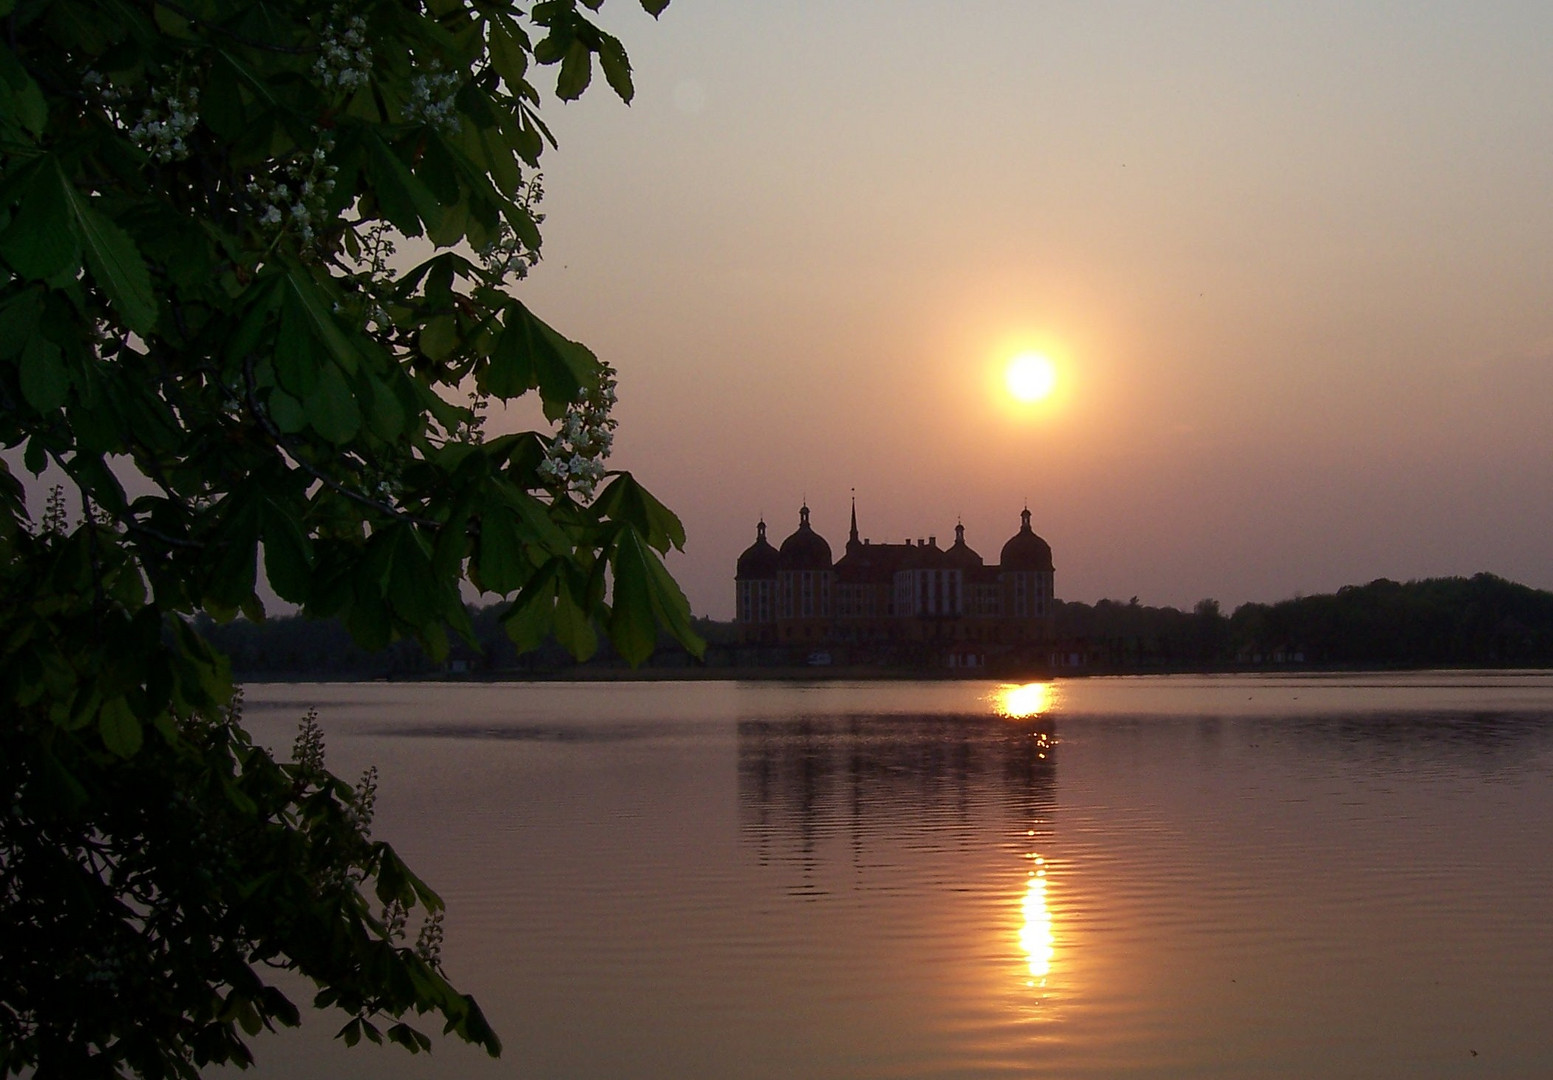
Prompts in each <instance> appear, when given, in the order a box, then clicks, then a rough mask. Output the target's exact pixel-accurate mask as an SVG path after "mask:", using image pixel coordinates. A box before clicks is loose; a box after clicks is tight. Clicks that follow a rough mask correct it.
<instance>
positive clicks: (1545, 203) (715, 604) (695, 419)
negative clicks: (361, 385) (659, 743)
mask: <svg viewBox="0 0 1553 1080" xmlns="http://www.w3.org/2000/svg"><path fill="white" fill-rule="evenodd" d="M603 15H604V21H605V23H606V25H608V26H609V27H610V28H611V29H612V30H613V31H614V32H616V33H617V34H618V35H619V36H620V37H621V38H622V39H623V40H624V41H625V43H626V45H627V48H628V49H629V50H630V52H631V56H632V61H633V65H634V69H635V75H636V85H637V95H636V99H635V101H634V102H633V103H632V104H631V105H630V106H629V107H627V106H625V105H623V104H621V103H620V102H619V101H618V100H616V99H615V98H613V97H612V96H610V94H609V92H608V89H607V87H605V86H603V83H602V79H599V81H598V84H597V85H596V86H595V87H593V88H592V89H591V90H590V91H589V92H588V93H587V94H586V95H584V97H583V99H582V100H581V101H579V102H575V103H570V104H565V105H562V104H560V103H556V102H550V103H548V104H547V112H546V116H547V120H548V122H549V123H550V125H551V126H552V128H553V130H554V131H555V133H556V135H557V138H558V139H559V141H560V148H559V150H556V151H553V152H550V153H549V154H548V156H547V158H546V160H545V163H544V173H545V186H546V191H547V196H546V200H545V204H544V210H545V212H546V214H547V220H546V223H545V235H546V238H545V248H544V256H545V258H544V261H543V262H542V263H541V264H540V266H539V268H538V269H537V270H536V271H535V273H534V274H533V275H532V276H531V278H530V280H529V281H528V282H526V283H525V284H524V286H523V290H524V292H523V296H524V299H525V301H526V302H528V303H529V304H530V305H531V306H532V307H533V308H534V309H535V310H536V311H537V312H538V313H539V314H540V315H541V316H543V317H545V318H546V319H548V320H549V321H550V322H551V323H552V324H553V325H555V326H556V327H557V328H558V329H560V330H561V331H562V332H563V333H566V334H567V335H568V336H571V337H574V338H576V339H578V340H581V341H583V342H585V343H587V344H588V345H590V346H591V347H592V348H593V349H594V350H595V351H596V352H597V353H598V354H599V355H600V356H601V357H602V358H603V359H604V360H606V361H608V362H609V363H611V364H613V365H614V366H615V367H617V368H618V369H619V371H620V394H621V405H620V407H619V411H618V417H619V420H620V424H621V426H620V430H619V432H618V436H617V438H618V441H617V453H616V456H615V459H614V464H616V465H619V466H620V467H624V468H628V469H630V470H632V472H633V473H634V474H635V475H636V476H637V477H638V478H639V479H641V480H642V481H643V482H644V483H646V484H647V485H648V487H649V488H651V489H652V490H653V491H654V492H655V493H656V494H658V495H659V496H660V497H661V498H662V499H664V500H665V501H666V502H667V503H668V504H669V505H670V506H671V507H673V508H674V509H675V510H676V511H677V512H678V513H679V514H680V515H681V517H682V518H683V520H684V522H685V525H686V528H687V530H688V533H689V543H688V545H687V549H686V552H685V554H684V555H683V556H676V557H675V558H674V560H673V561H672V562H671V564H670V565H671V568H672V569H673V570H674V572H675V574H676V576H677V577H678V578H679V580H680V581H681V583H682V584H683V585H684V587H685V590H686V593H687V595H688V596H689V598H690V601H691V605H692V607H693V609H694V610H695V611H696V612H697V613H698V614H703V615H711V616H713V617H716V618H729V617H731V614H732V610H733V571H734V561H735V559H736V558H737V556H738V553H739V552H740V551H741V550H743V549H744V548H745V547H746V546H747V545H748V544H749V543H751V542H752V541H753V539H754V536H755V524H756V521H757V520H758V519H759V518H761V516H762V515H764V517H765V520H766V521H767V522H768V523H769V525H770V531H771V535H772V539H773V540H774V541H776V542H780V540H781V539H782V538H783V537H784V536H786V535H787V534H788V533H789V532H790V531H791V530H792V529H793V528H794V527H795V526H796V524H797V514H798V508H799V505H800V504H801V503H802V502H803V500H804V499H806V498H807V501H808V505H809V506H810V508H811V510H812V514H813V524H814V526H815V528H816V529H817V530H818V531H819V532H820V533H821V534H822V535H823V536H825V537H826V538H827V539H828V540H829V541H830V543H831V545H832V548H833V549H834V550H835V552H836V554H837V555H838V556H839V555H840V553H841V546H842V545H843V544H844V543H845V540H846V533H847V515H848V505H849V502H848V501H849V498H850V496H851V493H852V491H853V490H854V489H855V490H856V497H857V507H858V518H859V524H860V528H861V531H862V533H863V535H865V536H869V537H871V538H873V539H874V540H875V541H884V540H887V541H891V542H900V541H902V540H904V539H906V538H908V537H910V538H913V539H915V538H918V537H924V536H929V535H934V536H937V537H938V538H939V539H940V543H944V542H947V540H946V538H950V539H952V536H953V529H954V526H955V523H956V521H957V520H960V521H963V522H964V524H965V527H966V539H967V541H968V542H969V543H970V544H971V545H972V547H974V548H976V549H977V550H978V551H979V552H980V553H981V554H982V555H983V556H984V557H985V558H986V559H987V561H988V562H995V561H996V559H997V556H998V551H999V549H1000V548H1001V546H1002V544H1003V542H1004V541H1005V540H1006V539H1007V538H1008V537H1009V536H1011V535H1012V534H1013V533H1014V532H1015V531H1016V530H1017V528H1018V523H1019V512H1020V510H1021V509H1022V508H1023V507H1024V506H1025V505H1026V504H1027V503H1028V505H1029V507H1030V509H1031V511H1032V513H1033V524H1034V527H1035V529H1036V531H1037V532H1039V533H1040V534H1041V535H1042V536H1043V537H1045V538H1046V539H1047V540H1048V541H1049V542H1050V543H1051V545H1052V548H1053V551H1054V555H1055V562H1056V567H1057V577H1056V586H1057V593H1058V595H1059V596H1060V597H1062V598H1063V599H1067V600H1081V601H1085V602H1093V601H1095V600H1097V599H1100V598H1102V597H1114V598H1119V599H1128V598H1130V597H1133V596H1137V597H1138V598H1139V599H1140V600H1141V601H1142V602H1144V603H1148V604H1171V605H1177V606H1182V605H1190V604H1192V603H1194V602H1195V601H1197V600H1199V599H1202V598H1205V597H1212V598H1215V599H1217V600H1219V601H1220V602H1221V603H1222V604H1224V605H1225V606H1226V607H1233V606H1234V605H1237V604H1239V603H1242V602H1245V601H1248V600H1255V601H1265V602H1271V601H1276V600H1279V599H1284V598H1287V597H1290V596H1294V595H1298V594H1308V593H1316V592H1326V591H1330V590H1334V589H1336V588H1338V587H1341V586H1342V585H1345V584H1350V583H1362V582H1366V581H1370V580H1372V579H1374V578H1377V577H1390V578H1394V579H1398V580H1407V579H1411V578H1419V577H1429V576H1439V575H1455V574H1462V575H1470V574H1473V573H1476V572H1478V571H1484V570H1486V571H1489V572H1492V573H1496V574H1500V575H1503V576H1505V577H1509V578H1512V579H1514V580H1518V581H1521V582H1524V583H1526V584H1530V585H1534V586H1537V587H1541V588H1553V557H1550V556H1553V539H1550V538H1553V498H1550V494H1553V455H1550V454H1549V453H1548V449H1547V445H1548V435H1547V433H1548V432H1549V431H1550V430H1553V302H1550V300H1553V297H1550V295H1549V294H1550V291H1553V5H1547V4H1540V3H1539V4H1533V3H1472V4H1468V3H1459V4H1457V3H1450V4H1447V3H1429V2H1410V3H1407V4H1402V3H1394V4H1392V3H1377V2H1362V3H1360V2H1346V0H1345V2H1343V3H1323V2H1309V0H1302V2H1300V3H1297V4H1295V3H1269V4H1258V5H1241V4H1229V3H1207V2H1191V0H1188V2H1176V3H1170V4H1162V3H1153V4H1141V3H1138V4H1123V3H1106V4H1088V3H1083V4H1081V3H1071V4H1070V3H1037V2H1032V0H1021V2H1005V3H997V2H991V0H943V2H939V0H847V2H845V3H838V2H835V0H831V2H821V0H812V2H803V0H784V3H781V4H757V3H747V2H730V0H673V2H672V3H671V5H670V6H669V8H668V9H667V11H665V12H664V14H663V15H662V17H661V18H660V19H659V20H657V21H656V22H655V21H654V20H653V19H651V18H650V17H648V16H647V15H645V14H644V13H643V12H641V11H640V10H639V8H638V7H637V6H636V5H635V4H632V3H629V2H626V0H611V3H609V4H608V5H606V7H605V8H604V11H603ZM1032 348H1034V349H1039V350H1041V351H1044V352H1045V353H1046V354H1047V355H1048V356H1050V357H1051V358H1052V360H1053V361H1054V362H1055V364H1056V365H1057V369H1058V373H1059V380H1058V388H1057V391H1056V392H1055V393H1054V394H1053V396H1052V397H1051V398H1050V399H1048V400H1047V401H1044V402H1042V403H1040V404H1039V405H1036V406H1022V407H1016V406H1015V405H1014V403H1013V402H1012V401H1011V400H1010V399H1009V396H1008V394H1007V393H1006V391H1004V390H1003V389H1002V386H1001V382H1000V374H999V373H1000V370H1001V367H1002V365H1003V364H1004V363H1005V362H1006V360H1007V359H1008V358H1009V357H1010V356H1011V355H1013V354H1014V353H1016V352H1018V351H1020V350H1022V349H1032Z"/></svg>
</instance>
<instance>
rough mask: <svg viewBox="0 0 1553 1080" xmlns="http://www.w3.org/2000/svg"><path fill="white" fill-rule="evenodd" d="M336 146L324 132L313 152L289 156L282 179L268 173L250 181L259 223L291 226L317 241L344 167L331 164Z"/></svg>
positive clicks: (305, 238) (304, 238) (305, 240)
mask: <svg viewBox="0 0 1553 1080" xmlns="http://www.w3.org/2000/svg"><path fill="white" fill-rule="evenodd" d="M333 149H334V138H333V136H331V135H330V134H329V133H328V132H324V133H322V134H321V135H320V136H319V139H318V145H317V146H316V147H314V148H313V152H312V153H311V154H296V155H293V156H292V157H290V158H288V159H287V160H286V162H285V165H284V169H283V172H282V174H281V175H282V178H281V179H275V178H274V177H269V176H266V177H256V178H255V179H253V180H250V181H249V182H248V187H247V193H248V197H249V198H250V199H252V200H253V201H254V203H255V210H256V211H257V213H258V218H259V224H261V225H265V226H268V227H270V228H274V229H280V228H286V227H288V226H289V227H291V228H294V229H295V230H296V231H297V235H298V236H300V237H301V239H302V242H303V243H304V244H310V243H312V242H313V237H314V229H313V227H314V225H316V224H318V223H319V222H321V221H326V220H328V218H329V214H328V210H327V204H328V199H329V194H330V193H331V192H332V191H334V177H335V174H336V173H338V172H339V171H340V170H339V167H338V166H336V165H331V164H329V152H330V151H331V150H333Z"/></svg>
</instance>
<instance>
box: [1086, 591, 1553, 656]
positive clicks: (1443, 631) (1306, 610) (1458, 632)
mask: <svg viewBox="0 0 1553 1080" xmlns="http://www.w3.org/2000/svg"><path fill="white" fill-rule="evenodd" d="M1057 636H1058V637H1059V638H1060V639H1062V640H1064V641H1074V642H1083V643H1084V645H1085V647H1086V652H1087V657H1088V666H1090V667H1092V668H1094V667H1098V668H1108V669H1113V670H1128V669H1137V668H1150V667H1155V668H1158V667H1267V666H1281V665H1284V664H1305V665H1318V666H1404V667H1429V666H1433V665H1441V664H1446V665H1449V664H1469V665H1473V664H1483V665H1501V666H1517V665H1532V666H1541V665H1547V664H1553V592H1546V591H1543V590H1540V589H1532V588H1528V587H1527V586H1525V585H1517V584H1515V583H1514V582H1511V581H1506V580H1505V579H1503V578H1500V577H1495V576H1494V575H1493V574H1478V575H1476V576H1474V577H1471V578H1429V579H1427V580H1424V581H1409V582H1406V583H1399V582H1395V581H1388V580H1386V579H1385V578H1381V579H1379V580H1377V581H1372V582H1370V583H1369V584H1368V585H1349V586H1346V587H1344V588H1342V589H1339V590H1338V591H1337V592H1336V593H1332V594H1326V595H1319V596H1302V597H1297V598H1295V599H1293V600H1283V601H1280V602H1278V603H1276V604H1242V605H1241V606H1240V607H1238V608H1236V609H1235V612H1234V614H1233V615H1229V616H1226V615H1225V614H1224V613H1223V612H1222V611H1221V610H1220V609H1219V605H1218V603H1217V602H1216V601H1213V600H1203V601H1201V602H1199V603H1198V604H1197V606H1196V607H1195V608H1194V609H1193V610H1192V611H1189V612H1188V611H1180V610H1178V609H1176V608H1170V607H1164V608H1154V607H1144V606H1142V605H1140V604H1139V603H1138V601H1137V599H1136V598H1134V599H1133V600H1132V601H1130V602H1127V603H1123V602H1121V601H1116V600H1102V601H1100V602H1099V603H1097V604H1094V605H1093V606H1091V605H1089V604H1080V603H1070V602H1069V603H1064V602H1059V603H1058V605H1057Z"/></svg>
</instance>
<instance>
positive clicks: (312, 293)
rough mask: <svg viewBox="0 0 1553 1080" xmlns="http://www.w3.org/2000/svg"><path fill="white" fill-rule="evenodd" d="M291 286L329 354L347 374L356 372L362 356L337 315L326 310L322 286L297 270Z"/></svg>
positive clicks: (290, 277)
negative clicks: (338, 320) (348, 337)
mask: <svg viewBox="0 0 1553 1080" xmlns="http://www.w3.org/2000/svg"><path fill="white" fill-rule="evenodd" d="M286 280H287V283H288V284H289V285H290V286H291V292H292V295H294V296H295V297H296V298H297V301H298V302H299V303H300V304H301V305H302V311H303V312H304V313H305V314H306V315H307V319H308V326H309V329H311V331H312V333H313V336H314V337H315V338H317V339H318V341H319V342H320V343H321V344H322V345H323V346H324V348H326V349H328V350H329V354H330V355H331V356H333V357H334V359H335V360H336V361H337V362H338V363H339V365H340V366H341V367H342V368H344V369H345V370H346V371H355V370H356V364H357V363H358V361H359V360H360V356H359V355H358V354H357V352H356V348H355V346H353V345H352V344H351V343H350V341H349V340H348V339H347V338H346V337H345V334H344V332H343V331H341V329H340V324H339V323H338V322H337V321H336V320H335V318H334V315H333V314H331V313H330V311H329V309H328V308H327V307H325V306H324V300H323V297H322V296H320V295H319V291H318V285H317V283H316V282H314V281H313V279H312V278H310V277H308V276H307V274H306V273H305V272H303V271H302V270H299V269H296V268H293V269H292V270H291V272H290V273H289V274H288V275H287V277H286Z"/></svg>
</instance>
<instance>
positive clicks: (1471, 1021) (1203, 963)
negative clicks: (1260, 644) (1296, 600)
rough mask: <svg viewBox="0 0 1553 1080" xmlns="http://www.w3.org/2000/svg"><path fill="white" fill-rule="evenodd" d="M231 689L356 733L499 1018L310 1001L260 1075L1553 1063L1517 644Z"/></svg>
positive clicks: (452, 971)
mask: <svg viewBox="0 0 1553 1080" xmlns="http://www.w3.org/2000/svg"><path fill="white" fill-rule="evenodd" d="M247 702H248V706H247V712H246V717H247V722H248V724H249V726H250V728H251V729H252V730H253V731H254V732H255V733H256V735H257V736H258V737H259V739H260V741H261V742H263V743H265V744H266V745H270V746H272V747H277V748H280V749H282V750H284V749H286V748H288V747H289V745H290V740H291V737H292V735H293V733H294V731H295V726H296V722H297V720H298V719H299V718H300V716H301V714H302V713H303V711H304V710H305V709H306V708H307V707H309V706H317V707H318V709H319V714H320V722H321V723H322V725H323V728H324V730H325V732H326V734H327V737H328V751H329V764H330V766H331V768H333V769H334V770H335V771H336V772H338V773H340V774H341V775H344V776H348V777H353V776H355V775H356V774H357V773H359V771H360V770H361V769H362V768H363V767H365V766H366V765H368V764H376V765H377V766H378V768H379V769H380V772H381V782H380V791H379V797H378V816H377V822H376V826H375V835H376V836H378V837H380V838H382V839H387V840H389V841H391V842H392V843H393V844H394V845H395V847H396V848H397V849H398V850H399V852H400V853H401V854H402V855H404V856H405V857H406V860H407V861H408V862H409V863H410V865H411V866H413V867H415V868H416V870H417V871H418V872H419V873H420V874H421V875H422V876H423V877H424V878H426V880H427V881H428V882H429V883H430V884H431V885H432V886H433V887H434V888H436V889H437V890H438V891H439V892H440V893H441V894H442V896H443V898H444V899H445V900H446V901H447V903H448V909H449V910H448V925H447V940H446V946H445V949H444V965H445V968H446V970H447V971H448V973H449V975H450V977H451V978H452V979H453V981H454V983H455V984H457V985H458V986H459V987H460V988H461V989H463V990H465V991H466V992H470V993H473V994H474V995H475V996H476V998H477V999H478V1000H479V1001H480V1003H481V1005H482V1007H483V1008H484V1010H485V1012H486V1014H487V1016H488V1017H489V1018H490V1020H491V1022H492V1024H493V1025H494V1026H495V1027H496V1029H497V1031H498V1032H500V1034H501V1036H502V1039H503V1041H504V1043H505V1052H504V1054H503V1057H502V1059H501V1060H499V1061H491V1060H489V1059H487V1058H485V1057H484V1056H483V1055H482V1054H481V1053H480V1052H478V1051H475V1050H471V1049H470V1048H468V1047H465V1046H462V1045H460V1044H457V1043H455V1042H452V1041H448V1040H439V1041H438V1042H437V1046H436V1049H435V1051H434V1053H433V1054H431V1055H430V1056H429V1057H428V1056H426V1055H421V1056H419V1057H413V1058H412V1057H411V1056H409V1055H408V1054H406V1053H405V1052H404V1051H402V1050H400V1049H399V1048H397V1047H394V1048H388V1049H380V1048H376V1047H371V1046H359V1047H357V1048H355V1049H352V1050H347V1049H345V1048H344V1047H343V1046H342V1045H340V1044H338V1043H337V1042H334V1041H332V1040H331V1038H330V1036H331V1035H332V1034H333V1032H334V1031H335V1030H336V1029H337V1028H338V1027H339V1025H340V1024H341V1023H342V1022H343V1019H338V1018H334V1017H332V1016H329V1017H325V1016H324V1015H323V1014H315V1015H313V1016H311V1017H308V1020H309V1022H308V1023H306V1024H305V1025H304V1029H303V1030H302V1031H301V1032H300V1033H294V1034H293V1033H288V1034H284V1035H281V1036H268V1037H265V1038H262V1039H260V1040H258V1041H257V1042H256V1044H255V1050H256V1052H257V1055H258V1058H259V1069H258V1075H259V1076H260V1077H263V1076H274V1077H280V1076H286V1077H301V1078H304V1080H306V1078H310V1077H318V1078H323V1077H362V1078H366V1077H372V1078H381V1077H476V1078H477V1077H487V1076H489V1077H496V1076H502V1077H507V1076H513V1077H529V1078H536V1080H537V1078H567V1080H590V1078H605V1077H608V1078H636V1077H642V1078H658V1077H661V1078H671V1077H672V1078H675V1080H682V1078H686V1077H708V1078H722V1077H728V1078H745V1077H750V1078H756V1077H759V1078H765V1077H772V1078H775V1077H803V1078H821V1080H823V1078H832V1077H835V1078H842V1077H845V1078H858V1080H863V1078H901V1080H911V1078H929V1077H932V1078H941V1077H995V1076H1002V1075H1009V1076H1022V1077H1023V1076H1038V1077H1039V1076H1050V1077H1065V1078H1066V1077H1175V1076H1182V1077H1186V1076H1190V1077H1204V1076H1222V1077H1236V1078H1251V1077H1274V1076H1277V1077H1308V1076H1323V1077H1386V1076H1397V1077H1409V1078H1417V1077H1456V1076H1483V1077H1489V1076H1492V1077H1547V1076H1549V1075H1553V1022H1550V1021H1549V1019H1548V1018H1549V1017H1550V1016H1553V917H1550V916H1553V676H1550V675H1549V674H1545V673H1515V672H1488V673H1482V672H1475V673H1467V674H1462V673H1410V674H1401V675H1383V676H1369V675H1311V676H1301V677H1289V676H1222V677H1195V676H1194V677H1186V676H1168V677H1146V678H1114V679H1111V678H1106V679H1099V678H1096V679H1074V680H1061V681H1057V682H1055V683H1051V684H1036V685H1033V686H1029V687H1009V686H1004V685H999V684H994V683H975V682H915V683H902V682H867V683H814V684H793V683H733V682H727V683H717V682H701V683H588V684H568V685H560V684H538V685H535V684H509V685H500V684H395V685H385V684H327V685H317V684H313V685H254V686H250V687H248V689H247ZM305 1001H306V997H305V996H303V997H301V998H299V1003H302V1002H305ZM438 1027H439V1026H431V1027H430V1030H437V1029H438ZM218 1071H219V1070H212V1075H214V1074H215V1073H216V1072H218ZM232 1075H233V1076H235V1075H237V1074H236V1073H235V1072H234V1073H232Z"/></svg>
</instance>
